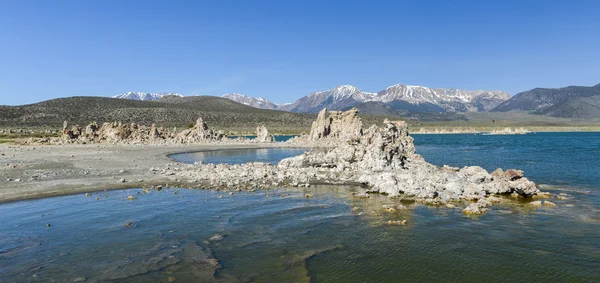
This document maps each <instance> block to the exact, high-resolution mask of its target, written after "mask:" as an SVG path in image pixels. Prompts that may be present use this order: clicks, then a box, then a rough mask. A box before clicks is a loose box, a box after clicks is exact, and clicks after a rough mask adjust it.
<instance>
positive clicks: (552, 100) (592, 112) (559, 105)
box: [492, 84, 600, 119]
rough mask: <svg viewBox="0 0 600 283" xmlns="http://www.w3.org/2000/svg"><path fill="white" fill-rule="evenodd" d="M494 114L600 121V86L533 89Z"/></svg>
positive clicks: (513, 98) (510, 101) (499, 107)
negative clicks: (533, 115)
mask: <svg viewBox="0 0 600 283" xmlns="http://www.w3.org/2000/svg"><path fill="white" fill-rule="evenodd" d="M492 111H494V112H509V111H522V112H528V113H531V114H540V115H548V116H553V117H562V118H582V119H589V118H592V119H598V118H600V84H597V85H595V86H567V87H562V88H534V89H532V90H528V91H524V92H521V93H518V94H516V95H515V96H513V97H512V98H511V99H509V100H507V101H505V102H503V103H501V104H500V105H498V106H497V107H495V108H494V109H493V110H492Z"/></svg>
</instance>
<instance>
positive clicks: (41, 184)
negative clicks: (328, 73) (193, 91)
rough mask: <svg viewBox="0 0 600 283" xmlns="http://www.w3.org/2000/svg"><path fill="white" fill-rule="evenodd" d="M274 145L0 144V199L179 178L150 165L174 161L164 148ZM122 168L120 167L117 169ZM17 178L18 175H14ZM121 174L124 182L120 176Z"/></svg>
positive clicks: (136, 185)
mask: <svg viewBox="0 0 600 283" xmlns="http://www.w3.org/2000/svg"><path fill="white" fill-rule="evenodd" d="M277 146H278V145H277V144H243V145H224V144H204V145H180V146H173V145H170V146H167V145H163V146H139V145H136V146H133V145H104V144H99V145H63V146H14V145H6V144H0V203H2V202H10V201H16V200H24V199H34V198H42V197H51V196H59V195H69V194H77V193H86V192H94V191H101V190H110V189H124V188H140V187H148V186H154V185H163V186H165V185H167V184H169V185H176V184H178V182H177V180H176V179H175V177H174V176H166V175H164V174H160V172H152V171H150V168H152V167H154V168H165V167H166V166H167V164H169V163H172V164H175V162H174V161H173V160H171V159H169V158H168V157H167V155H169V154H172V153H179V152H192V151H207V150H220V149H241V148H265V147H277ZM2 154H3V155H2ZM121 170H123V171H124V172H122V173H121ZM8 179H12V181H9V180H8ZM17 179H20V181H16V180H17ZM122 179H125V180H126V182H122ZM182 182H183V181H182ZM184 184H185V183H181V184H179V185H184Z"/></svg>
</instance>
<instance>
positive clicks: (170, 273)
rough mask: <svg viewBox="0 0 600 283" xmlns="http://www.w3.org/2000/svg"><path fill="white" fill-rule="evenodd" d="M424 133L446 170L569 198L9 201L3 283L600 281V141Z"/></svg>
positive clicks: (291, 195) (332, 190)
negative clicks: (518, 179) (498, 172)
mask: <svg viewBox="0 0 600 283" xmlns="http://www.w3.org/2000/svg"><path fill="white" fill-rule="evenodd" d="M414 138H415V144H416V146H417V151H418V152H419V153H420V154H422V155H423V156H424V157H425V159H426V160H428V161H430V162H432V163H434V164H439V165H442V164H449V165H453V166H465V165H481V166H483V167H485V168H486V169H488V170H494V169H496V168H497V167H502V168H504V169H507V168H519V169H522V170H524V171H525V174H526V176H528V177H529V178H530V179H532V180H533V181H535V182H537V183H539V184H542V189H543V190H546V191H550V192H552V193H553V194H558V193H566V194H567V196H566V198H567V199H566V200H558V199H551V201H552V202H555V203H557V206H556V207H542V208H537V209H535V208H532V207H531V206H528V205H526V204H524V203H514V204H511V205H501V206H493V207H492V208H491V210H490V211H489V212H488V213H487V214H485V215H483V216H481V217H477V218H471V217H467V216H465V215H463V214H462V213H461V208H460V206H459V208H456V209H448V208H436V207H428V206H424V205H419V204H414V203H407V202H404V203H402V204H404V205H405V206H407V207H409V210H408V211H399V212H396V213H385V212H383V211H382V208H381V206H382V205H383V204H394V205H395V204H400V201H398V200H393V199H388V198H387V197H385V196H377V195H374V196H372V197H371V198H370V199H355V198H351V197H350V192H351V190H352V188H348V187H339V186H313V187H311V188H309V189H305V191H299V190H285V189H273V190H269V191H257V192H255V193H248V192H244V193H234V194H233V195H229V194H228V193H225V192H218V191H211V190H184V189H179V190H175V189H163V190H162V191H156V190H154V191H150V192H148V193H145V192H144V191H142V190H141V189H130V190H120V191H109V192H100V193H96V194H92V195H91V196H89V197H86V196H85V195H73V196H65V197H55V198H47V199H41V200H33V201H22V202H16V203H9V204H2V205H0V282H13V281H14V282H36V281H39V282H52V281H54V282H73V281H74V280H83V279H85V280H86V282H96V281H110V280H114V281H125V282H150V281H151V282H168V281H169V280H171V281H172V280H176V281H175V282H189V281H209V280H211V279H210V277H211V274H212V273H213V272H215V269H216V279H214V280H213V281H219V282H307V281H313V282H510V281H512V282H600V180H599V176H600V165H599V162H598V157H600V133H538V134H530V135H523V136H475V135H415V136H414ZM270 150H273V149H270ZM279 154H282V152H278V153H277V154H274V155H279ZM222 155H223V157H225V159H235V158H237V157H236V156H231V155H230V153H222ZM203 158H204V157H203ZM215 158H216V157H215ZM240 160H241V159H240ZM271 160H272V161H273V162H276V160H274V159H271ZM205 162H208V161H206V160H205ZM309 190H310V193H312V194H313V197H312V198H309V199H306V198H304V194H305V193H306V192H308V191H309ZM175 192H176V193H175ZM129 195H134V196H136V199H135V200H133V201H131V200H128V199H127V196H129ZM282 195H283V196H282ZM267 196H268V197H267ZM96 198H99V200H96ZM400 219H406V220H407V221H408V223H407V225H405V226H389V225H387V221H388V220H400ZM127 223H130V225H129V226H127V225H126V224H127ZM47 224H51V226H50V227H47ZM217 234H218V236H217V237H215V235H217ZM217 262H218V264H219V265H218V266H215V264H216V263H217Z"/></svg>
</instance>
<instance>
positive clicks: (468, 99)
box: [223, 84, 510, 114]
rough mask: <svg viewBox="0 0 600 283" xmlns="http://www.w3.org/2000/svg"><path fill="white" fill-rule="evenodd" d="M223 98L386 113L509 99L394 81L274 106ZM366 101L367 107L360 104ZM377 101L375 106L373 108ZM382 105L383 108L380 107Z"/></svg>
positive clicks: (488, 105) (480, 106) (457, 108)
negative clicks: (379, 88) (368, 89)
mask: <svg viewBox="0 0 600 283" xmlns="http://www.w3.org/2000/svg"><path fill="white" fill-rule="evenodd" d="M223 97H225V98H228V99H231V100H234V101H237V102H240V103H243V104H246V105H249V106H252V107H257V108H263V109H278V110H284V111H291V112H298V113H316V112H319V111H320V110H321V109H323V108H325V107H326V108H328V109H330V110H345V109H348V108H351V107H358V108H361V109H363V110H364V111H365V112H363V113H365V114H377V113H370V112H369V111H370V110H369V109H375V108H377V110H376V111H375V112H381V110H382V109H383V108H385V109H387V110H386V111H385V112H386V113H390V112H393V113H396V114H398V113H399V114H408V113H441V112H452V113H453V112H486V111H490V110H491V109H493V108H494V107H496V106H497V105H498V104H500V103H502V102H503V101H505V100H507V99H509V98H510V95H509V94H508V93H506V92H503V91H486V90H475V91H468V90H457V89H441V88H438V89H432V88H427V87H423V86H411V85H404V84H396V85H393V86H390V87H387V88H386V89H384V90H382V91H380V92H377V93H373V92H365V91H362V90H360V89H359V88H357V87H355V86H352V85H341V86H337V87H334V88H332V89H330V90H325V91H318V92H313V93H311V94H309V95H307V96H305V97H302V98H300V99H298V100H297V101H296V102H294V103H288V104H282V105H278V104H275V103H273V102H270V101H268V100H266V99H264V98H253V97H248V96H244V95H240V94H226V95H224V96H223ZM364 103H368V104H369V106H362V105H361V104H364ZM373 103H377V104H378V105H379V106H378V107H375V108H374V107H373V106H374V105H376V104H373ZM381 107H383V108H381Z"/></svg>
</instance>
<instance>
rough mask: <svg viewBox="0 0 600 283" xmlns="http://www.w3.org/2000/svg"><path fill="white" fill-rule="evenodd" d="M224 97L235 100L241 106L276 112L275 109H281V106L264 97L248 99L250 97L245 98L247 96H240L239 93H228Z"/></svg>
mask: <svg viewBox="0 0 600 283" xmlns="http://www.w3.org/2000/svg"><path fill="white" fill-rule="evenodd" d="M222 97H224V98H227V99H230V100H233V101H235V102H239V103H241V104H245V105H248V106H252V107H255V108H261V109H271V110H275V109H278V107H279V105H277V104H275V103H273V102H271V101H269V100H267V99H265V98H262V97H248V96H245V95H243V94H239V93H228V94H224V95H223V96H222Z"/></svg>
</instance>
